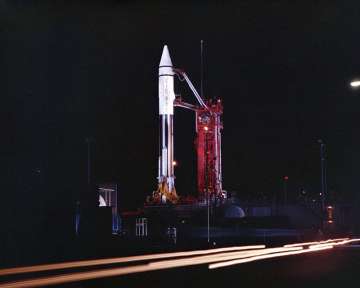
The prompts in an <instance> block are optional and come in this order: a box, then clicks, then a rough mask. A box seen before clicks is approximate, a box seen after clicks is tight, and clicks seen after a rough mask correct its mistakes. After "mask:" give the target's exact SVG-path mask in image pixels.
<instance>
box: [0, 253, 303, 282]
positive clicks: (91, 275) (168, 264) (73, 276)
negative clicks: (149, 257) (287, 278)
mask: <svg viewBox="0 0 360 288" xmlns="http://www.w3.org/2000/svg"><path fill="white" fill-rule="evenodd" d="M239 248H240V247H239ZM220 249H221V248H220ZM301 249H302V248H301V247H294V248H288V249H287V248H283V247H279V248H267V249H263V250H255V251H245V250H244V251H238V252H230V253H229V252H224V253H221V254H214V255H205V256H198V257H192V258H186V259H173V260H165V261H157V262H152V263H149V264H142V265H135V266H127V267H121V268H111V269H103V270H96V271H89V272H78V273H69V274H64V275H56V276H49V277H42V278H37V279H30V280H22V281H16V282H8V283H4V284H0V288H15V287H18V288H27V287H34V286H37V287H40V286H50V285H59V284H64V283H69V282H77V281H84V280H92V279H96V278H105V277H113V276H122V275H126V274H133V273H140V272H150V271H155V270H164V269H170V268H176V267H183V266H193V265H199V264H207V263H212V262H216V261H223V260H228V259H239V258H243V257H250V256H254V255H259V254H260V255H261V254H269V253H275V252H278V251H284V250H285V251H289V250H290V251H294V250H296V251H297V250H301ZM214 250H215V249H214ZM228 254H231V255H228Z"/></svg>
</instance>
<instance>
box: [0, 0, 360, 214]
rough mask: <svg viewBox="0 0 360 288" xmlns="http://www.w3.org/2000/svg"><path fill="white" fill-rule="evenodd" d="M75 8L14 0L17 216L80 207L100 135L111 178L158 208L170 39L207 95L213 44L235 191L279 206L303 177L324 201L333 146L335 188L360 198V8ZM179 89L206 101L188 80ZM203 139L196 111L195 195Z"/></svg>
mask: <svg viewBox="0 0 360 288" xmlns="http://www.w3.org/2000/svg"><path fill="white" fill-rule="evenodd" d="M64 2H65V1H1V2H0V3H1V4H0V35H1V39H0V41H1V42H0V51H1V55H2V57H1V62H0V76H1V85H0V95H1V99H2V101H1V102H2V103H1V105H0V106H1V107H2V109H1V110H4V111H3V112H2V113H1V114H2V116H3V121H2V124H3V125H2V126H4V130H3V133H2V137H1V138H2V140H1V142H2V146H3V147H4V149H2V150H3V155H4V157H5V161H4V162H3V161H2V162H3V164H4V163H5V164H4V165H6V167H5V173H3V175H4V176H5V177H4V181H3V182H4V183H5V184H4V186H3V188H4V190H3V193H2V197H5V201H4V203H13V205H11V204H9V205H5V206H6V207H7V208H8V211H10V212H9V213H13V212H14V211H15V210H16V211H18V214H17V215H22V216H21V217H24V216H25V217H26V216H27V215H30V214H31V215H35V214H36V215H42V216H43V217H47V216H48V215H50V214H51V213H55V212H53V211H60V212H59V213H60V215H65V214H67V213H70V212H69V211H73V210H72V209H73V207H74V203H75V201H76V200H77V199H78V198H79V195H80V194H81V191H83V190H84V189H85V188H84V187H86V185H85V184H86V156H87V146H86V142H85V138H86V137H93V138H94V139H95V141H96V144H95V161H94V165H95V170H96V172H95V179H96V181H97V182H98V183H101V182H105V181H116V182H118V183H119V185H120V187H121V196H120V199H122V200H121V201H123V203H125V204H126V205H125V204H124V205H125V206H126V207H128V208H129V209H130V208H131V207H138V206H140V205H142V203H143V202H144V199H145V197H146V195H150V194H151V192H152V191H153V190H154V189H155V188H156V176H157V156H158V155H157V151H158V148H157V145H158V144H157V141H158V94H157V89H158V78H157V75H158V64H159V61H160V56H161V52H162V48H163V45H164V44H167V45H168V46H169V50H170V54H171V57H172V61H173V63H174V65H175V66H176V67H179V68H183V69H185V70H186V71H187V73H188V75H189V76H190V78H191V80H192V81H193V83H194V84H195V86H196V87H198V88H200V81H199V79H200V58H199V55H200V40H201V39H203V40H204V41H205V52H204V57H205V67H204V69H205V75H204V76H205V80H204V87H205V88H204V90H205V95H206V97H208V98H211V97H220V98H221V99H222V100H223V104H224V118H223V120H224V130H223V146H222V151H223V186H224V188H225V189H226V190H228V191H238V193H239V195H251V196H253V197H257V195H260V194H264V195H269V196H270V197H271V195H273V193H276V191H279V190H281V189H282V183H281V181H282V180H281V179H282V177H283V176H284V175H287V176H289V192H290V193H292V195H293V197H295V196H294V195H295V194H296V193H298V191H299V189H300V188H304V189H306V190H307V191H308V193H313V194H315V193H318V192H319V189H320V161H319V144H318V143H317V140H318V139H319V138H321V139H323V140H324V141H325V143H326V144H327V158H328V165H327V171H328V189H329V193H332V194H334V195H336V197H339V198H340V197H342V198H343V199H345V200H347V201H352V199H353V198H354V197H355V196H356V195H357V193H358V192H359V189H358V186H359V185H358V179H359V175H360V165H359V160H360V138H359V131H360V127H359V123H360V122H359V120H360V113H359V111H360V106H359V105H360V90H359V91H353V90H351V89H350V87H349V81H350V80H352V79H353V77H355V76H356V75H360V17H359V16H360V3H359V2H358V1H350V0H348V1H296V3H295V1H234V2H233V3H231V2H226V1H213V2H208V1H203V2H200V3H199V4H191V5H190V4H185V3H182V2H180V1H179V2H175V1H174V3H173V4H169V3H168V4H165V2H163V3H160V2H152V3H151V4H150V3H148V2H147V1H144V2H140V1H66V2H65V4H64ZM88 2H91V3H88ZM149 2H150V1H149ZM171 2H173V1H171ZM305 2H306V4H305ZM309 2H311V3H312V4H309ZM330 2H331V3H330ZM201 3H202V4H201ZM290 3H291V4H290ZM176 92H177V93H179V94H181V95H182V97H183V98H184V99H185V100H186V101H188V102H191V103H195V100H194V97H193V95H192V94H191V91H190V90H189V89H188V88H187V87H186V86H185V84H184V83H181V82H179V81H176ZM193 141H194V115H193V114H192V112H190V111H184V110H177V111H176V113H175V158H176V159H177V160H178V162H179V167H177V169H176V176H177V179H176V187H177V191H178V193H179V194H180V195H187V194H193V193H194V191H195V177H196V174H195V168H194V163H195V152H194V144H193ZM19 213H20V214H19ZM21 213H23V214H21ZM19 217H20V216H19Z"/></svg>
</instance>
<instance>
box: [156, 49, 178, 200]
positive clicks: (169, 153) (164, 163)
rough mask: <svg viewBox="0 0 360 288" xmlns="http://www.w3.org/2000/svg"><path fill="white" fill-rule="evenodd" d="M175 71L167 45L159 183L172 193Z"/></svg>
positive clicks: (162, 64)
mask: <svg viewBox="0 0 360 288" xmlns="http://www.w3.org/2000/svg"><path fill="white" fill-rule="evenodd" d="M174 100H175V92H174V72H173V65H172V62H171V58H170V54H169V50H168V47H167V46H166V45H165V46H164V49H163V52H162V55H161V60H160V65H159V116H160V119H159V121H160V123H159V126H160V143H159V145H160V151H159V154H160V155H159V175H158V181H159V183H164V182H165V183H166V184H167V186H168V191H169V192H170V193H171V192H172V191H174V188H175V177H174V166H173V161H174V133H173V115H174Z"/></svg>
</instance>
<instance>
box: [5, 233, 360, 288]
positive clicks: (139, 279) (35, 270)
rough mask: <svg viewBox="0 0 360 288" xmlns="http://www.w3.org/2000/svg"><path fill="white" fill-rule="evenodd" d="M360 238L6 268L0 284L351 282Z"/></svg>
mask: <svg viewBox="0 0 360 288" xmlns="http://www.w3.org/2000/svg"><path fill="white" fill-rule="evenodd" d="M359 241H360V239H352V240H348V239H335V240H328V241H322V242H315V243H300V244H299V243H296V244H290V245H289V244H288V245H285V246H282V247H272V248H266V247H264V246H263V245H254V246H242V247H241V246H240V247H227V248H220V249H211V250H199V251H188V252H175V253H161V254H153V255H140V256H133V257H120V258H111V259H97V260H89V261H77V262H68V263H59V264H51V265H38V266H30V267H18V268H11V269H2V270H0V281H2V282H1V283H0V287H1V288H5V287H6V288H9V287H41V286H42V287H48V286H50V285H55V286H58V287H109V288H111V287H143V286H144V285H146V286H147V287H169V286H171V287H203V286H204V285H205V284H206V286H207V287H224V286H226V287H244V286H248V287H258V286H270V287H278V286H282V287H289V286H296V287H334V285H337V287H338V286H339V285H340V284H341V285H346V287H348V286H349V285H350V284H353V282H354V281H357V280H356V277H357V274H359V273H358V272H357V269H358V268H357V267H360V248H359V247H358V246H356V245H354V244H357V242H359ZM359 269H360V268H359ZM359 279H360V277H359Z"/></svg>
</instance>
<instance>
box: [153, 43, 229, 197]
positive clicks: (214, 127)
mask: <svg viewBox="0 0 360 288" xmlns="http://www.w3.org/2000/svg"><path fill="white" fill-rule="evenodd" d="M175 75H177V76H179V78H180V79H181V80H184V81H186V83H187V84H188V86H189V88H190V89H191V91H192V92H193V94H194V96H195V98H196V100H197V102H198V104H197V105H194V104H190V103H186V102H183V101H182V99H181V97H175V92H174V76H175ZM174 107H181V108H185V109H189V110H192V111H194V112H195V131H196V139H195V146H196V152H197V166H198V167H197V178H198V181H197V182H198V199H197V200H198V201H199V202H200V203H202V202H204V201H205V202H207V203H209V202H212V203H220V202H221V201H222V199H224V198H226V193H225V191H224V190H223V189H222V172H221V130H222V128H223V125H222V121H221V116H222V111H223V108H222V103H221V100H220V99H217V100H215V101H214V100H212V99H209V100H204V99H203V97H202V95H199V93H198V92H197V91H196V89H195V87H194V85H193V84H192V83H191V81H190V79H189V77H188V76H187V74H186V73H185V72H184V71H182V70H180V69H176V68H174V67H173V64H172V62H171V58H170V54H169V50H168V47H167V46H166V45H165V46H164V49H163V52H162V55H161V60H160V65H159V130H160V131H159V133H160V137H159V139H160V141H159V160H158V161H159V163H158V165H159V170H158V188H157V190H156V191H154V192H153V197H152V199H151V200H149V201H148V202H149V203H154V204H160V203H163V204H164V203H167V202H169V203H173V204H174V203H179V197H178V195H177V193H176V190H175V176H174V163H175V162H174V128H173V126H174ZM180 202H181V201H180Z"/></svg>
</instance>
